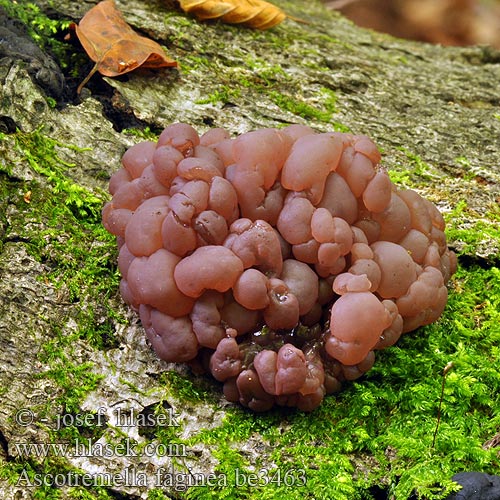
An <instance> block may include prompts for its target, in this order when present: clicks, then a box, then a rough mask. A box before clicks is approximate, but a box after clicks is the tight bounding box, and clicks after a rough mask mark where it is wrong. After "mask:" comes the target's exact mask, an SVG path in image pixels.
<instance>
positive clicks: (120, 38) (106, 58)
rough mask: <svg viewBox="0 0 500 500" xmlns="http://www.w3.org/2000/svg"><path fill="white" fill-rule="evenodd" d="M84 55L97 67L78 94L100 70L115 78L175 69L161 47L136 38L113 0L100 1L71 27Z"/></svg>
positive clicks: (137, 36)
mask: <svg viewBox="0 0 500 500" xmlns="http://www.w3.org/2000/svg"><path fill="white" fill-rule="evenodd" d="M71 27H72V29H74V30H75V31H76V35H77V36H78V39H79V40H80V43H81V44H82V45H83V48H84V49H85V52H87V54H88V56H89V57H90V59H92V61H94V62H95V63H96V64H95V66H94V68H93V69H92V71H91V72H90V74H89V75H88V76H87V77H86V78H85V80H84V81H83V82H82V83H81V84H80V86H79V87H78V92H80V90H81V88H82V87H83V86H84V85H85V84H86V83H87V82H88V81H89V79H90V77H91V76H92V75H93V74H94V73H95V72H96V71H99V73H101V74H102V75H104V76H118V75H123V74H124V73H128V72H129V71H133V70H134V69H136V68H138V67H139V66H142V67H143V68H163V67H167V66H177V62H176V61H174V60H172V59H170V58H168V57H167V56H166V55H165V52H164V50H163V49H162V47H161V45H159V44H158V43H156V42H154V41H153V40H150V39H149V38H145V37H143V36H140V35H138V34H137V33H136V32H135V31H134V30H133V29H132V28H131V27H130V26H129V25H128V24H127V22H126V21H125V19H124V18H123V16H122V14H121V12H120V11H119V10H118V9H117V8H116V6H115V3H114V1H113V0H103V1H102V2H99V3H98V4H97V5H96V6H95V7H93V8H92V9H90V10H89V11H88V12H87V14H85V16H84V17H83V18H82V20H81V21H80V24H79V25H76V24H74V25H72V26H71Z"/></svg>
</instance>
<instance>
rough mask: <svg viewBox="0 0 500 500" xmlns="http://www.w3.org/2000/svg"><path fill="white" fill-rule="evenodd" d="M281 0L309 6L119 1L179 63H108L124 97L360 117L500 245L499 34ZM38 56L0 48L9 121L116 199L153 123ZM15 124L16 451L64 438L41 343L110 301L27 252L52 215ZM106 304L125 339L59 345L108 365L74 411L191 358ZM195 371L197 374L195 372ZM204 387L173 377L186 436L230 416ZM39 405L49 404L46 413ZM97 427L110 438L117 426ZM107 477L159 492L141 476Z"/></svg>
mask: <svg viewBox="0 0 500 500" xmlns="http://www.w3.org/2000/svg"><path fill="white" fill-rule="evenodd" d="M36 3H37V4H38V5H39V7H40V9H41V11H42V12H44V13H47V14H48V15H50V16H51V17H58V18H67V19H73V20H75V21H77V20H78V19H80V18H81V17H82V16H83V15H84V14H85V12H86V11H87V10H88V9H89V8H91V7H93V6H94V5H95V3H96V2H91V1H83V2H70V1H68V0H61V1H60V2H57V3H52V2H50V1H49V0H40V1H38V2H36ZM276 3H277V4H279V5H280V7H282V8H283V9H284V10H285V11H286V12H287V13H289V14H291V15H293V16H295V17H297V18H300V19H302V20H304V21H306V22H307V24H305V23H298V22H295V21H293V20H290V19H287V20H285V21H284V22H283V23H282V24H281V25H279V26H277V27H275V28H273V29H272V30H269V31H267V32H259V31H253V30H250V29H246V28H243V27H234V26H228V25H225V24H222V23H218V22H209V23H203V22H196V21H195V20H193V19H192V18H190V17H189V16H186V15H185V14H183V13H182V12H181V11H180V10H179V8H178V7H177V6H176V5H174V4H170V3H168V2H160V1H157V0H142V1H141V0H120V1H117V5H118V7H119V8H120V9H121V10H122V12H123V13H124V16H125V18H126V19H127V21H128V22H129V23H130V24H131V25H132V26H133V27H134V28H135V29H137V30H140V31H141V33H142V34H145V35H147V36H149V37H151V38H153V39H155V40H157V41H158V42H160V43H161V44H162V45H164V46H165V47H166V49H167V50H168V52H169V55H170V56H171V57H172V58H174V59H176V60H178V61H179V63H180V69H179V70H175V69H165V70H161V71H157V72H155V71H142V70H141V71H137V72H135V73H130V74H129V75H127V76H126V77H122V78H118V79H111V78H105V79H104V80H105V82H106V83H107V85H109V89H110V94H111V98H110V101H109V102H112V103H113V104H114V105H115V115H119V116H122V117H123V116H125V117H128V118H133V120H135V122H136V123H142V124H143V125H148V126H150V127H151V128H153V129H155V130H158V129H161V128H162V127H165V126H167V125H168V124H170V123H172V122H176V121H184V122H188V123H190V124H192V125H193V126H194V127H195V128H197V129H198V131H199V132H200V133H201V132H204V131H206V130H207V129H208V128H210V127H224V128H226V129H227V130H228V131H229V132H230V133H231V134H237V133H242V132H245V131H249V130H253V129H257V128H262V127H279V126H282V125H286V124H290V123H304V124H308V125H310V126H312V127H313V128H315V129H317V130H320V131H327V130H333V129H336V130H345V129H349V130H350V131H352V132H354V133H356V134H366V135H368V136H370V137H371V138H372V139H373V140H374V141H375V142H376V143H377V144H378V145H379V147H380V148H381V150H382V151H383V163H384V165H386V166H387V168H388V169H389V170H391V171H393V172H396V173H399V174H400V179H402V181H401V182H403V183H405V182H407V183H408V185H411V187H413V188H415V189H418V190H419V191H420V192H421V193H422V194H423V195H424V196H426V197H428V198H429V199H431V201H433V202H434V203H436V204H437V205H438V206H439V208H440V209H441V210H442V211H443V212H444V213H452V212H453V210H454V209H455V208H456V206H457V203H458V202H459V201H464V202H466V204H467V207H468V211H467V213H462V214H461V215H460V217H461V218H460V219H459V220H456V221H455V227H456V228H457V230H466V229H467V228H468V227H472V226H474V220H473V219H472V218H471V217H472V216H471V214H475V215H476V216H477V218H479V219H481V220H482V221H483V223H484V227H486V228H487V229H488V231H485V232H484V235H483V236H484V237H483V238H480V240H479V241H478V242H477V244H476V245H475V246H473V247H470V246H467V245H466V243H465V242H463V241H460V240H459V239H456V240H454V241H452V242H451V244H452V245H454V246H455V247H456V248H458V249H462V250H463V249H465V251H466V253H468V254H469V255H470V257H471V258H474V259H486V260H488V261H498V253H499V247H498V241H499V240H498V238H497V237H494V236H492V234H493V230H494V228H495V224H497V223H498V219H497V220H496V221H495V218H494V217H493V216H492V215H491V214H496V216H497V217H498V200H499V196H500V191H499V187H498V186H499V183H500V168H499V167H500V89H499V85H500V84H499V82H500V53H499V52H497V51H494V50H493V49H490V48H488V47H471V48H442V47H438V46H431V45H426V44H419V43H412V42H407V41H402V40H397V39H394V38H391V37H388V36H385V35H381V34H378V33H374V32H370V31H366V30H362V29H359V28H357V27H355V26H354V25H353V24H352V23H350V22H348V21H347V20H345V19H343V18H342V17H340V16H338V15H336V14H334V13H332V12H329V11H327V10H326V9H325V8H324V6H323V5H322V4H321V3H320V2H310V1H305V0H297V1H295V2H291V1H289V2H285V1H280V2H276ZM75 47H76V46H75ZM77 50H79V49H77V48H75V51H77ZM29 70H30V65H29V61H28V62H27V61H26V60H22V59H21V58H17V59H16V58H12V57H3V58H2V59H0V116H1V117H2V123H3V124H4V125H5V124H7V125H9V124H15V127H14V129H15V128H16V127H17V128H18V129H20V130H21V131H22V132H23V133H26V134H29V133H33V132H35V131H37V130H40V131H41V132H42V133H43V134H44V135H46V136H49V137H51V138H53V139H54V140H56V141H58V144H59V146H56V151H57V155H58V158H59V159H61V160H64V161H67V162H71V163H74V164H75V166H74V167H73V168H71V169H70V170H69V171H68V176H69V178H70V179H71V180H72V182H74V183H75V184H76V185H78V186H81V187H83V188H85V189H86V190H87V191H88V192H90V193H93V194H95V196H97V197H100V198H101V199H102V200H103V201H105V199H106V195H104V194H102V193H103V192H104V191H105V190H106V187H107V180H108V179H109V176H110V175H111V174H112V173H113V172H114V171H116V170H117V169H118V168H119V166H120V157H121V155H122V154H123V152H124V151H125V150H126V148H127V147H129V146H130V145H132V144H133V143H134V142H137V141H139V140H141V139H139V138H136V137H135V136H133V135H131V134H127V133H125V132H123V131H122V130H119V129H120V127H118V126H117V125H116V123H113V120H112V119H110V118H109V117H110V116H111V115H110V114H109V113H105V110H104V108H103V104H102V102H101V101H99V99H97V97H95V96H94V95H93V94H92V91H91V90H88V89H84V91H83V92H82V95H81V97H80V98H79V99H77V97H76V95H72V96H71V102H67V103H65V104H64V105H62V106H57V107H52V106H50V105H49V104H48V101H47V95H46V91H44V90H43V89H42V88H41V87H40V86H39V82H37V80H36V78H33V75H31V76H30V71H29ZM93 78H94V79H99V78H101V77H100V76H95V77H93ZM7 125H5V127H4V128H5V133H4V134H3V135H2V141H1V143H0V164H1V173H0V183H1V184H2V193H3V194H2V196H3V199H2V200H0V208H1V214H0V396H1V400H0V431H1V434H0V444H1V445H2V446H0V462H1V461H2V460H4V461H5V460H10V459H15V458H16V454H18V450H17V449H16V448H15V447H14V446H13V443H22V442H47V441H51V440H52V437H51V436H53V434H52V432H53V430H54V425H55V421H56V420H55V419H56V416H57V415H62V414H64V413H65V412H66V411H67V408H65V407H64V403H63V402H61V401H60V400H59V399H58V396H59V395H60V394H61V386H60V384H59V383H58V381H57V380H58V379H57V377H55V376H53V377H52V376H51V377H45V376H44V373H45V374H47V372H48V371H50V370H52V372H53V370H54V365H53V364H52V365H51V364H50V362H49V356H47V355H44V353H46V352H48V351H47V349H46V346H47V344H50V345H51V346H52V348H54V345H55V344H54V341H55V339H56V338H57V335H56V333H55V332H56V331H58V332H60V333H61V332H62V335H70V334H71V332H75V331H76V330H78V328H79V327H80V326H81V325H79V321H80V319H79V318H80V317H81V314H80V313H81V310H82V309H91V310H93V311H95V314H94V321H95V323H96V324H99V321H100V316H99V314H100V312H101V311H102V304H100V303H99V300H98V297H95V296H92V295H90V294H89V295H88V296H85V295H84V296H83V298H82V297H80V299H79V300H78V301H77V302H75V301H72V300H71V299H70V298H69V296H70V293H69V291H68V290H66V289H65V287H64V286H59V287H56V286H54V284H53V282H52V281H51V279H50V276H51V274H53V273H57V272H58V269H57V266H58V265H61V264H60V263H54V262H51V261H50V260H49V261H47V262H44V261H40V260H39V259H37V257H36V256H35V255H33V253H32V252H30V250H29V248H30V246H29V243H30V238H31V236H30V235H35V234H37V235H38V234H40V233H43V231H44V230H46V229H47V225H46V221H45V220H44V218H43V217H39V214H36V213H33V212H32V211H31V210H30V204H29V203H28V202H26V201H25V200H24V199H23V195H25V194H26V188H25V186H28V185H30V183H31V182H32V181H37V182H39V186H40V192H42V191H43V190H44V189H45V190H47V192H50V189H51V187H50V185H49V184H50V183H48V181H47V180H46V177H44V175H42V174H41V173H39V172H36V171H35V170H33V168H32V165H30V163H29V162H28V161H27V159H26V157H25V156H24V155H23V154H21V153H20V150H19V148H17V147H16V143H15V141H14V139H13V138H12V137H13V134H11V132H13V131H12V130H8V129H9V127H8V126H7ZM61 144H62V145H65V144H66V145H68V144H69V145H72V146H73V147H74V148H73V149H68V148H65V147H64V146H60V145H61ZM36 195H37V193H33V196H36ZM490 229H491V231H490ZM67 258H68V259H69V260H71V259H74V258H75V257H74V256H72V255H68V256H67ZM111 272H113V271H112V270H110V273H111ZM111 306H112V307H114V308H115V309H116V310H117V311H118V314H120V315H122V317H124V318H126V320H127V321H126V322H125V323H124V322H118V321H117V322H116V323H115V324H114V325H113V328H114V335H115V344H114V345H113V346H111V347H110V348H109V349H106V350H99V349H95V348H93V347H92V346H91V345H90V344H89V343H88V341H87V340H86V339H80V340H75V342H74V343H72V345H71V349H69V348H68V346H64V347H62V348H61V349H63V351H64V353H65V354H64V355H65V356H66V358H64V359H66V360H67V363H68V364H70V365H72V366H80V365H82V364H84V363H87V362H90V365H89V368H88V370H89V372H91V373H92V374H94V375H95V376H96V377H97V378H96V382H95V384H94V388H93V390H90V391H88V392H87V393H86V394H83V395H82V398H81V403H80V408H77V409H73V413H75V412H76V413H77V412H78V411H79V412H91V411H99V412H101V413H102V414H103V415H104V416H105V418H106V419H107V421H108V422H109V423H110V424H113V422H115V424H116V421H114V420H113V419H116V415H117V413H116V410H117V409H123V411H127V412H130V411H132V412H136V414H139V413H141V412H143V411H144V409H145V408H148V407H150V406H151V405H154V404H156V403H158V402H161V401H163V400H164V398H165V392H164V386H163V385H162V384H161V383H160V381H159V380H160V376H161V374H162V373H163V372H164V371H165V370H167V369H168V370H177V371H178V372H179V373H180V374H187V373H188V372H187V370H186V369H185V368H184V367H180V366H175V365H168V364H166V363H164V362H161V361H159V360H158V359H157V358H156V357H155V355H154V353H153V352H151V350H150V348H149V346H147V345H146V342H145V339H144V334H143V332H142V329H141V327H140V324H139V322H138V319H137V317H136V316H135V315H134V314H133V313H131V312H129V311H127V309H126V307H125V306H124V305H123V304H122V303H121V301H120V298H119V295H118V292H117V291H116V293H115V295H114V297H113V298H112V299H111ZM91 326H92V325H91ZM52 372H51V373H52ZM189 376H190V377H193V380H195V381H196V383H200V384H203V382H202V379H201V378H196V377H195V376H193V375H189ZM207 387H208V390H209V391H211V392H212V393H213V398H212V400H210V401H207V400H203V401H201V402H196V403H195V402H193V403H192V404H187V405H186V404H185V403H183V404H182V405H181V404H180V403H179V402H178V401H180V400H177V399H176V394H175V390H174V389H172V391H171V392H170V393H169V396H168V406H169V408H173V413H171V415H172V417H173V416H174V415H175V420H176V421H178V422H182V433H181V435H180V437H184V438H185V437H187V436H189V435H190V433H191V432H194V431H195V430H199V429H203V428H211V427H213V426H215V425H217V423H218V422H220V421H221V420H222V418H223V417H224V412H225V407H226V405H227V403H225V401H224V399H223V398H222V396H220V395H219V389H218V388H217V387H216V386H215V385H210V384H209V385H208V386H207ZM44 405H45V406H44ZM41 407H44V408H45V413H43V415H45V417H44V420H46V421H40V418H41V417H40V415H42V413H37V412H38V411H39V409H40V408H41ZM47 407H50V411H49V412H47ZM23 408H28V409H30V408H31V409H36V410H33V412H34V413H32V414H30V413H29V412H28V413H26V414H25V418H26V419H28V420H26V422H24V421H23V422H21V423H20V421H19V418H20V417H19V413H18V411H19V409H23ZM30 411H31V410H30ZM40 411H41V410H40ZM21 416H22V415H21ZM16 418H17V420H16ZM23 418H24V417H23ZM30 418H32V419H33V422H31V421H29V419H30ZM21 424H22V425H21ZM122 431H123V432H125V434H126V435H127V436H129V437H131V438H134V439H136V440H137V441H138V442H140V441H141V439H142V438H141V436H140V434H139V429H138V427H137V426H133V427H130V428H126V429H125V430H124V429H122ZM103 432H104V433H107V434H106V436H107V438H109V439H111V438H112V437H113V438H116V433H115V432H114V431H113V429H112V428H110V427H108V428H107V430H106V431H103ZM242 449H244V451H245V452H246V453H247V454H248V456H249V457H250V458H251V457H252V456H253V455H256V454H265V453H268V452H269V450H270V447H269V446H267V445H265V444H263V443H260V442H258V440H256V442H255V443H248V442H247V443H244V445H242ZM171 455H172V454H171ZM2 456H3V458H2ZM65 458H66V460H67V461H69V463H70V464H71V466H74V467H76V468H79V469H81V470H83V471H86V472H95V471H97V470H102V471H104V470H107V471H118V470H122V469H124V468H126V467H128V466H133V467H136V468H137V467H138V468H139V469H140V470H144V471H145V472H146V476H147V481H148V482H149V483H150V484H151V482H152V481H153V479H154V478H153V475H152V474H150V473H149V472H148V471H150V470H153V466H155V467H158V466H159V465H162V466H164V467H166V468H168V467H173V466H177V465H176V464H177V462H179V461H182V462H183V465H184V467H185V468H187V469H188V470H189V471H190V472H192V473H197V472H200V473H205V474H206V473H208V472H210V471H211V470H213V467H214V464H215V463H216V459H215V458H214V456H213V455H212V453H211V450H210V447H209V446H208V445H207V446H206V447H198V448H197V449H193V450H190V453H189V454H188V456H187V457H184V456H183V457H182V460H181V459H177V462H176V457H175V456H164V457H157V456H152V457H149V456H146V455H145V454H140V453H139V454H137V456H128V457H127V456H125V457H119V456H114V457H112V458H105V457H99V456H90V457H71V456H69V457H68V456H66V457H65ZM33 460H34V461H35V462H36V460H35V459H33ZM111 489H112V490H114V491H115V492H119V493H123V494H125V495H130V496H131V497H132V496H136V497H137V498H147V487H146V486H143V485H142V484H136V485H132V486H126V485H125V486H116V485H115V486H114V487H113V488H111ZM32 491H33V490H32V489H30V488H29V487H25V486H23V485H20V486H13V485H12V484H10V483H9V482H8V481H7V480H5V479H2V478H1V477H0V496H2V498H6V499H14V498H30V497H31V495H32ZM167 491H169V494H172V495H174V493H173V490H172V491H170V490H168V489H167ZM64 492H65V488H62V494H63V496H64V495H65V493H64Z"/></svg>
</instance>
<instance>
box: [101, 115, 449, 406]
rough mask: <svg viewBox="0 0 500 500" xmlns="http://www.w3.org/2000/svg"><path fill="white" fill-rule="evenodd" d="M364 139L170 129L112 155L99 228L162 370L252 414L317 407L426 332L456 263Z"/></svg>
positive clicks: (296, 128) (294, 130) (297, 129)
mask: <svg viewBox="0 0 500 500" xmlns="http://www.w3.org/2000/svg"><path fill="white" fill-rule="evenodd" d="M379 162H380V154H379V152H378V150H377V148H376V146H375V145H374V144H373V142H372V141H371V140H370V139H368V138H367V137H365V136H356V135H351V134H343V133H316V132H314V131H313V130H312V129H310V128H309V127H306V126H302V125H292V126H289V127H286V128H284V129H282V130H276V129H263V130H257V131H254V132H248V133H245V134H242V135H240V136H239V137H236V138H230V137H229V134H228V133H227V132H226V131H224V130H222V129H212V130H209V131H208V132H206V133H205V134H203V135H202V136H201V137H200V136H199V135H198V133H197V132H196V131H195V130H194V129H193V128H192V127H191V126H189V125H187V124H183V123H176V124H173V125H170V126H169V127H167V128H166V129H165V130H164V131H163V132H162V134H161V135H160V137H159V140H158V142H157V143H153V142H143V143H140V144H137V145H135V146H133V147H131V148H130V149H129V150H128V151H127V152H126V153H125V155H124V156H123V159H122V165H123V167H122V168H121V169H120V170H119V171H117V172H116V173H115V174H114V175H113V176H112V178H111V180H110V183H109V190H110V193H111V194H112V196H113V198H112V200H111V201H110V202H108V203H107V204H106V205H105V207H104V209H103V223H104V226H105V227H106V228H107V230H108V231H110V232H111V233H112V234H114V235H116V236H117V241H118V246H119V248H120V251H119V257H118V265H119V269H120V272H121V275H122V280H121V285H120V291H121V294H122V297H123V299H124V300H125V302H127V303H128V304H129V305H130V306H131V307H132V308H133V309H135V310H136V311H138V312H139V315H140V318H141V322H142V325H143V327H144V329H145V331H146V335H147V338H148V339H149V341H150V343H151V344H152V346H153V348H154V350H155V351H156V353H157V354H158V356H160V357H161V358H162V359H164V360H166V361H170V362H188V363H190V364H191V366H193V368H196V369H203V370H206V371H209V372H210V373H211V374H212V375H213V377H214V378H215V379H216V380H218V381H219V382H221V383H223V391H224V394H225V397H226V398H227V399H228V400H229V401H234V402H237V401H239V402H240V403H241V404H242V405H244V406H247V407H249V408H251V409H252V410H255V411H265V410H267V409H269V408H271V407H272V406H274V405H281V406H296V407H298V408H299V409H301V410H304V411H311V410H312V409H314V408H315V407H317V406H318V405H319V404H320V403H321V401H322V399H323V397H324V396H325V394H328V393H332V392H335V391H338V390H339V388H340V386H341V383H342V382H343V381H345V380H353V379H356V378H358V377H360V376H361V375H362V374H363V373H365V372H366V371H367V370H369V369H370V368H371V367H372V365H373V363H374V361H375V354H374V351H376V350H378V349H384V348H386V347H388V346H390V345H393V344H394V343H395V342H396V341H397V340H398V338H399V337H400V336H401V334H402V333H405V332H408V331H411V330H414V329H415V328H417V327H419V326H422V325H426V324H429V323H431V322H433V321H435V320H436V319H437V318H438V317H439V316H440V315H441V313H442V311H443V309H444V307H445V304H446V300H447V289H446V283H447V281H448V279H449V278H450V275H451V274H453V272H454V271H455V269H456V258H455V255H454V254H453V252H451V251H449V250H448V248H447V246H446V239H445V236H444V232H443V231H444V221H443V217H442V216H441V214H440V212H439V211H438V210H437V208H436V207H435V206H434V205H433V204H432V203H430V202H429V201H427V200H425V199H423V198H422V197H421V196H420V195H419V194H417V193H416V192H415V191H412V190H409V189H405V190H403V189H398V188H397V187H396V186H394V185H393V184H392V183H391V181H390V180H389V177H388V175H387V173H386V171H385V170H384V169H383V168H382V167H381V166H380V165H379Z"/></svg>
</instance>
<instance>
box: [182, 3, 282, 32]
mask: <svg viewBox="0 0 500 500" xmlns="http://www.w3.org/2000/svg"><path fill="white" fill-rule="evenodd" d="M180 6H181V9H182V10H183V11H184V12H187V13H191V14H194V15H195V16H196V17H197V18H198V19H201V20H204V19H220V20H221V21H223V22H225V23H230V24H243V25H244V26H248V27H249V28H256V29H260V30H266V29H269V28H272V27H273V26H276V25H277V24H279V23H281V22H282V21H283V20H284V19H286V17H287V15H286V14H285V13H284V12H283V11H282V10H281V9H280V8H279V7H277V6H276V5H273V4H272V3H269V2H266V1H264V0H180Z"/></svg>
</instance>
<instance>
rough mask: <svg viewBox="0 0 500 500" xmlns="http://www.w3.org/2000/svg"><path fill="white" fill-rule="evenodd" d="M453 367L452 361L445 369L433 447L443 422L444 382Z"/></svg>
mask: <svg viewBox="0 0 500 500" xmlns="http://www.w3.org/2000/svg"><path fill="white" fill-rule="evenodd" d="M452 368H453V362H452V361H450V362H449V363H448V364H447V365H446V366H445V367H444V369H443V382H442V384H441V397H440V398H439V407H438V414H437V422H436V429H435V430H434V437H433V438H432V448H434V445H435V444H436V436H437V433H438V429H439V423H440V422H441V407H442V405H443V397H444V384H445V382H446V374H447V373H448V372H449V371H450V370H451V369H452Z"/></svg>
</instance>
